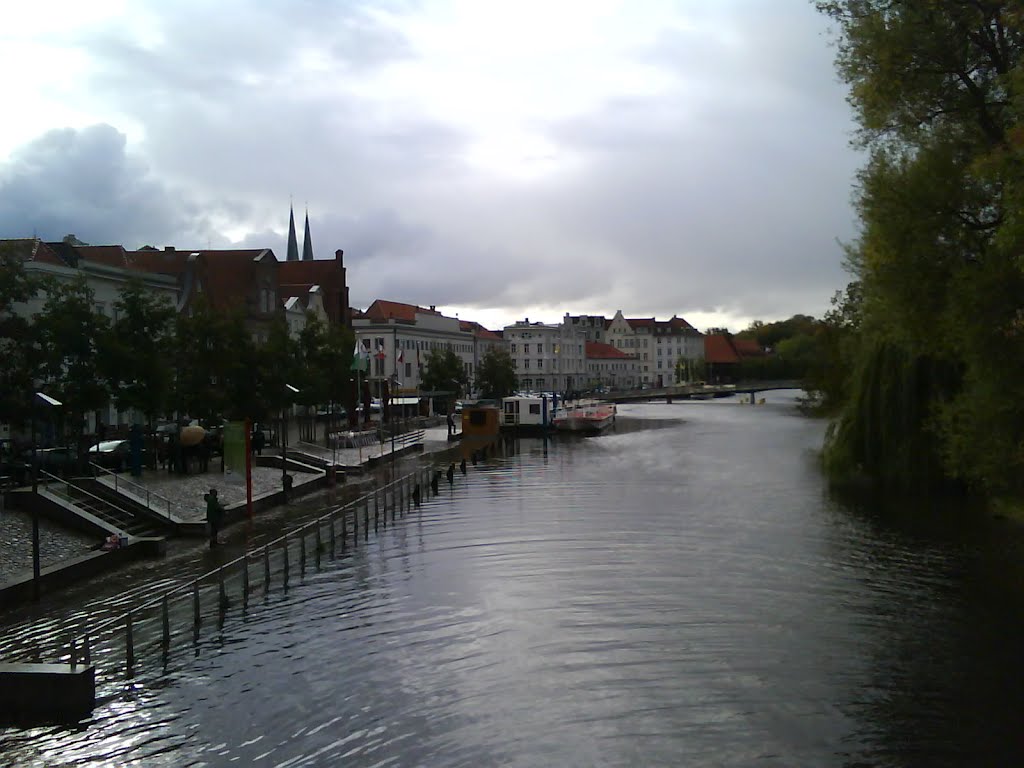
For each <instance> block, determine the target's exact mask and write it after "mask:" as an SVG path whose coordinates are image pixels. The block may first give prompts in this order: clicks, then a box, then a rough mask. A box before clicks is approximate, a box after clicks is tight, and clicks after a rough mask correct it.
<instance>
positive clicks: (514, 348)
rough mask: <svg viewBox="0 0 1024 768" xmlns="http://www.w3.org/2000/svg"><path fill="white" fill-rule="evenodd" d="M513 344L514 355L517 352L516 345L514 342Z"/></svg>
mask: <svg viewBox="0 0 1024 768" xmlns="http://www.w3.org/2000/svg"><path fill="white" fill-rule="evenodd" d="M511 346H512V354H513V355H514V354H515V353H516V345H515V344H512V345H511Z"/></svg>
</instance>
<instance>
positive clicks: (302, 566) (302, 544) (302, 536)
mask: <svg viewBox="0 0 1024 768" xmlns="http://www.w3.org/2000/svg"><path fill="white" fill-rule="evenodd" d="M299 573H300V574H301V575H303V576H305V575H306V529H305V528H300V529H299Z"/></svg>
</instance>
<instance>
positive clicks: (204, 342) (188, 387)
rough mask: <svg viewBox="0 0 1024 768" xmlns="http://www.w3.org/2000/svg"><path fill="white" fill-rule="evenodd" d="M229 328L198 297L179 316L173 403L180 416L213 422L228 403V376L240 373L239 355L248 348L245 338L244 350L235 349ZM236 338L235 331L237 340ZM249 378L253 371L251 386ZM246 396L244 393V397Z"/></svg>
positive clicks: (221, 317) (176, 331)
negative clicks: (226, 385)
mask: <svg viewBox="0 0 1024 768" xmlns="http://www.w3.org/2000/svg"><path fill="white" fill-rule="evenodd" d="M229 326H230V324H229V321H228V319H227V318H226V317H224V316H223V315H222V314H221V313H219V312H215V311H214V310H213V308H212V307H210V305H209V303H208V302H207V301H206V299H205V298H204V297H199V298H198V299H197V300H196V301H195V302H194V303H193V304H192V305H191V307H190V308H189V311H188V312H187V313H186V314H180V315H178V318H177V321H176V323H175V344H174V348H175V380H174V388H173V396H172V401H173V403H174V410H175V411H177V412H178V414H179V415H181V416H184V415H188V416H190V417H192V418H198V419H212V418H214V417H215V416H219V415H221V414H222V413H223V412H224V408H225V406H226V405H227V403H228V394H227V393H226V392H225V384H226V380H227V378H228V373H229V372H231V373H238V372H240V371H241V370H242V368H243V364H244V361H243V360H242V359H241V358H242V355H241V353H243V352H245V351H246V345H247V344H248V334H244V338H243V339H242V340H241V342H242V343H243V347H242V348H241V349H239V348H237V347H234V346H233V345H232V344H231V338H230V335H229V330H230V328H229ZM237 335H238V334H237V329H236V333H235V336H236V340H238V339H237ZM232 378H234V377H232ZM252 378H253V371H250V372H249V376H248V381H249V382H250V386H251V382H252ZM233 394H237V392H236V393H233ZM248 394H249V392H246V396H247V397H248Z"/></svg>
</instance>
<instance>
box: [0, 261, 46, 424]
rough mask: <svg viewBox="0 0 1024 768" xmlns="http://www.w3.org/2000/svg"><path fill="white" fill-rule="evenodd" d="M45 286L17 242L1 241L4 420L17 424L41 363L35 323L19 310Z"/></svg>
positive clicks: (0, 407)
mask: <svg viewBox="0 0 1024 768" xmlns="http://www.w3.org/2000/svg"><path fill="white" fill-rule="evenodd" d="M41 287H42V283H41V281H40V280H38V279H37V278H35V277H33V276H32V275H29V274H28V273H27V272H26V271H25V267H24V263H23V260H22V254H21V253H19V252H18V249H17V247H16V244H15V243H11V242H0V360H3V364H2V365H0V421H4V422H9V423H13V424H16V425H22V424H24V422H25V420H26V418H27V414H28V409H29V407H30V403H31V400H30V397H31V393H32V389H33V383H34V381H35V378H36V370H35V369H36V365H37V360H35V358H34V356H33V354H32V352H33V350H34V349H35V348H36V346H35V344H34V343H33V339H32V334H33V333H34V328H33V325H32V323H30V322H29V321H28V320H27V319H25V317H24V316H23V315H22V314H21V313H18V312H17V311H16V310H17V308H18V305H19V304H24V303H25V302H27V301H29V300H31V299H32V298H34V297H35V296H36V294H37V293H38V292H39V290H40V289H41Z"/></svg>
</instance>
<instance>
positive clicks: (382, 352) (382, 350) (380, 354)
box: [377, 344, 385, 360]
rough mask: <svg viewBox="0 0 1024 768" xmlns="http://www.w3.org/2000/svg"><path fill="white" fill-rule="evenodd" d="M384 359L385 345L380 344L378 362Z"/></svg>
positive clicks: (378, 346)
mask: <svg viewBox="0 0 1024 768" xmlns="http://www.w3.org/2000/svg"><path fill="white" fill-rule="evenodd" d="M384 357H385V355H384V345H383V344H378V345H377V359H378V360H383V359H384Z"/></svg>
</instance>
